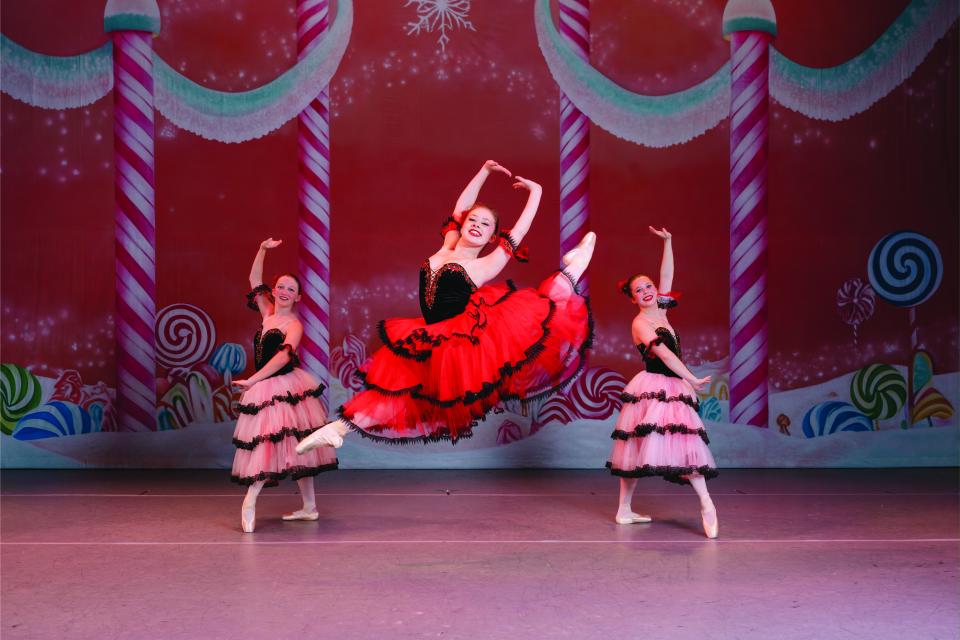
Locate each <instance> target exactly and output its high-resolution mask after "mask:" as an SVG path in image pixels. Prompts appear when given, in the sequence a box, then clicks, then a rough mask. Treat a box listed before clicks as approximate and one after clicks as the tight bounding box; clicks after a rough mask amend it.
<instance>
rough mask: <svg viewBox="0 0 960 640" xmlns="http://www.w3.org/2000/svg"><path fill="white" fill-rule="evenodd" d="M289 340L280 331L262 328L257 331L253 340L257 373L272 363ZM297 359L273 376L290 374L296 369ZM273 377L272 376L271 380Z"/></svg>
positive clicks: (292, 359) (293, 359)
mask: <svg viewBox="0 0 960 640" xmlns="http://www.w3.org/2000/svg"><path fill="white" fill-rule="evenodd" d="M286 339H287V335H286V334H285V333H284V332H283V331H280V329H268V330H267V331H264V330H263V328H262V327H261V328H260V329H259V330H257V335H256V336H254V338H253V364H254V366H255V367H256V368H257V371H259V370H260V369H262V368H263V366H264V365H265V364H267V363H268V362H270V360H271V358H273V356H275V355H277V352H278V351H280V346H281V345H282V344H283V341H284V340H286ZM296 362H297V360H296V358H295V357H293V358H291V359H290V362H288V363H287V364H285V365H283V368H282V369H280V370H279V371H277V372H276V373H274V374H273V376H282V375H285V374H288V373H290V372H291V371H293V370H294V368H295V367H296ZM273 376H270V377H271V378H272V377H273Z"/></svg>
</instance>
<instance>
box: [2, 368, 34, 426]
mask: <svg viewBox="0 0 960 640" xmlns="http://www.w3.org/2000/svg"><path fill="white" fill-rule="evenodd" d="M40 396H41V391H40V381H39V380H37V377H36V376H35V375H33V374H32V373H30V372H29V371H27V370H26V369H24V368H23V367H21V366H19V365H15V364H11V363H6V362H5V363H3V364H2V365H0V430H2V431H3V433H5V434H7V435H9V434H11V433H13V428H14V427H15V426H16V424H17V421H19V420H20V418H22V417H23V416H24V415H26V414H27V413H28V412H29V411H30V410H31V409H33V408H34V407H36V406H37V405H39V404H40Z"/></svg>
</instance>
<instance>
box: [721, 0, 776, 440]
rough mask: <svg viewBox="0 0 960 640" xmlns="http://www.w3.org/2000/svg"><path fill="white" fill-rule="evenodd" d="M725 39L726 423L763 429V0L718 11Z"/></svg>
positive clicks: (737, 1) (767, 34) (769, 27)
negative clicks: (727, 73) (727, 162)
mask: <svg viewBox="0 0 960 640" xmlns="http://www.w3.org/2000/svg"><path fill="white" fill-rule="evenodd" d="M723 35H724V37H726V38H728V39H729V40H730V60H731V70H730V80H731V90H730V421H731V422H735V423H740V424H751V425H753V426H756V427H764V428H766V427H767V426H768V424H767V421H768V417H767V412H768V408H767V394H768V386H769V376H768V371H767V364H768V363H767V285H766V282H767V129H768V128H769V102H770V100H769V88H768V81H769V80H768V78H769V57H770V42H771V41H772V39H773V37H774V36H776V35H777V22H776V16H775V15H774V12H773V6H772V5H771V4H770V2H769V1H768V0H731V1H730V2H728V3H727V6H726V8H725V9H724V12H723Z"/></svg>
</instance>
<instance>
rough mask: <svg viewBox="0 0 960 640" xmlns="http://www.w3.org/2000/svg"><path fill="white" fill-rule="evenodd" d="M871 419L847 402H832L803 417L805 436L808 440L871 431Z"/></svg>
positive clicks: (817, 406)
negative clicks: (836, 434)
mask: <svg viewBox="0 0 960 640" xmlns="http://www.w3.org/2000/svg"><path fill="white" fill-rule="evenodd" d="M872 429H873V424H872V423H871V422H870V418H868V417H867V416H865V415H863V414H862V413H860V412H859V411H857V410H856V409H855V408H854V407H853V406H851V405H850V404H848V403H846V402H839V401H837V400H831V401H829V402H823V403H820V404H818V405H816V406H814V407H813V408H812V409H810V410H809V411H807V413H806V415H804V416H803V435H805V436H807V437H808V438H816V437H818V436H826V435H830V434H832V433H839V432H841V431H870V430H872Z"/></svg>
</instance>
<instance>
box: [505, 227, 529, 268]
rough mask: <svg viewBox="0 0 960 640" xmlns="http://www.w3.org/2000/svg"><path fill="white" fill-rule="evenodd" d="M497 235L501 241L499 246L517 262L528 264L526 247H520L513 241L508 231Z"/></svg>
mask: <svg viewBox="0 0 960 640" xmlns="http://www.w3.org/2000/svg"><path fill="white" fill-rule="evenodd" d="M498 235H499V236H500V239H501V240H502V241H503V243H501V246H503V248H504V249H506V250H507V251H508V253H509V254H510V255H511V256H513V258H514V259H515V260H516V261H517V262H530V251H529V249H527V247H526V245H521V244H520V243H519V242H517V241H516V240H514V239H513V236H512V235H510V232H509V231H501V232H500V233H499V234H498ZM504 243H505V244H504Z"/></svg>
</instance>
